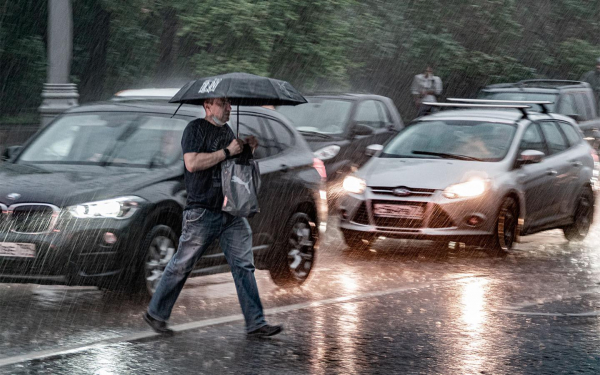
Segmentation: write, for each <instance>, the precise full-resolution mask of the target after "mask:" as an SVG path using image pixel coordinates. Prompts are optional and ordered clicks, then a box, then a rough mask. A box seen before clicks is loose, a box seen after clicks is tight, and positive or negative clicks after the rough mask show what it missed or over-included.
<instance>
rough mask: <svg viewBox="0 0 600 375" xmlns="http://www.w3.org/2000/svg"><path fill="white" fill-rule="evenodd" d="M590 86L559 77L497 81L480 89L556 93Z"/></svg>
mask: <svg viewBox="0 0 600 375" xmlns="http://www.w3.org/2000/svg"><path fill="white" fill-rule="evenodd" d="M589 87H591V86H590V84H589V83H587V82H581V81H572V80H561V79H528V80H523V81H519V82H514V83H498V84H494V85H488V86H486V87H484V88H483V89H482V91H487V92H490V91H493V92H540V93H556V92H558V91H560V90H565V89H581V88H589Z"/></svg>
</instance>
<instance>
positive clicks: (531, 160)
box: [517, 150, 546, 166]
mask: <svg viewBox="0 0 600 375" xmlns="http://www.w3.org/2000/svg"><path fill="white" fill-rule="evenodd" d="M544 156H546V154H544V153H543V152H541V151H537V150H525V151H523V152H521V155H520V156H519V159H518V160H517V162H518V163H519V166H521V165H526V164H536V163H539V162H541V161H542V160H543V159H544Z"/></svg>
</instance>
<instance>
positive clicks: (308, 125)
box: [277, 94, 404, 181]
mask: <svg viewBox="0 0 600 375" xmlns="http://www.w3.org/2000/svg"><path fill="white" fill-rule="evenodd" d="M306 99H307V100H308V103H306V104H301V105H298V106H294V107H291V106H282V107H277V111H279V112H280V113H282V114H283V115H285V116H286V117H288V118H289V119H290V120H291V121H292V124H293V126H294V127H295V128H296V130H298V132H300V134H302V135H303V136H304V138H305V139H306V141H307V142H308V144H309V145H310V148H311V149H312V150H313V152H314V155H315V157H316V158H319V159H320V160H322V161H323V162H324V163H325V168H326V170H327V178H328V181H336V180H338V181H340V180H342V177H343V176H345V175H346V174H348V173H349V172H350V171H352V170H353V169H356V168H357V167H360V166H361V165H362V164H364V163H365V162H366V161H367V160H368V158H367V157H366V156H365V151H366V148H367V147H368V146H369V145H372V144H383V143H385V142H386V141H387V140H388V139H390V138H391V137H393V136H395V135H396V134H397V133H398V132H399V131H400V130H402V129H403V128H404V124H403V122H402V118H401V116H400V114H399V113H398V109H397V108H396V106H395V105H394V102H393V101H392V100H391V99H390V98H387V97H384V96H379V95H371V94H322V95H307V96H306Z"/></svg>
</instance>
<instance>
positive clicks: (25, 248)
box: [0, 242, 35, 258]
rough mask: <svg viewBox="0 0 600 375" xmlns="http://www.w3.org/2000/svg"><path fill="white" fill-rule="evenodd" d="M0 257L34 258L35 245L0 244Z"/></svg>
mask: <svg viewBox="0 0 600 375" xmlns="http://www.w3.org/2000/svg"><path fill="white" fill-rule="evenodd" d="M0 257H19V258H35V244H32V243H19V242H0Z"/></svg>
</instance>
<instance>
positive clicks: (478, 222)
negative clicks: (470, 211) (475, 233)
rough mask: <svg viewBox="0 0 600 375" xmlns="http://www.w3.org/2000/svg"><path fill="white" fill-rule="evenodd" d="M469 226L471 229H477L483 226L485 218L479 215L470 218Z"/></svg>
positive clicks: (468, 220)
mask: <svg viewBox="0 0 600 375" xmlns="http://www.w3.org/2000/svg"><path fill="white" fill-rule="evenodd" d="M466 222H467V225H468V226H470V227H477V226H479V225H481V223H482V222H483V218H482V217H480V216H477V215H473V216H470V217H469V218H468V219H467V220H466Z"/></svg>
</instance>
